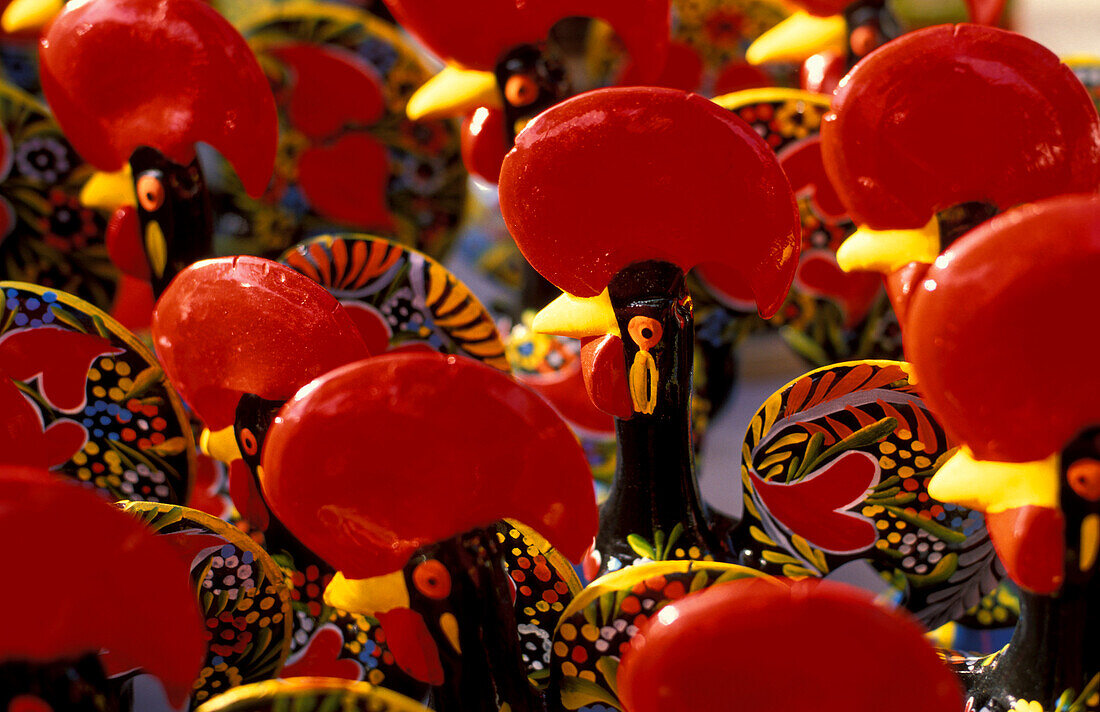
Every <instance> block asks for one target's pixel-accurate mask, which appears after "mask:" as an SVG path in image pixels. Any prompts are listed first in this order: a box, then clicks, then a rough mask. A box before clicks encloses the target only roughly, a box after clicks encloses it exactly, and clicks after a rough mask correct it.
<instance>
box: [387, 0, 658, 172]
mask: <svg viewBox="0 0 1100 712" xmlns="http://www.w3.org/2000/svg"><path fill="white" fill-rule="evenodd" d="M387 4H388V5H389V7H390V9H391V10H392V11H393V14H394V17H396V18H397V20H398V22H400V23H401V26H402V27H404V28H405V29H406V30H408V31H409V32H411V33H412V34H413V35H414V36H415V37H417V39H419V40H420V41H421V42H423V43H424V45H425V46H427V47H428V49H430V50H431V51H432V52H434V53H435V54H436V55H437V56H439V57H441V58H442V59H443V60H444V61H446V62H447V67H446V68H445V69H444V70H443V71H442V72H440V73H439V74H437V75H435V76H434V77H432V79H431V80H429V81H428V83H427V84H425V85H424V86H422V87H421V88H420V89H419V90H418V91H417V93H416V94H414V95H413V97H412V98H411V99H410V100H409V105H408V113H409V116H410V117H411V118H414V119H418V118H430V117H450V116H466V117H467V119H466V123H465V125H464V126H463V135H462V143H463V147H462V153H463V158H464V159H465V161H466V165H467V167H468V168H469V170H470V172H472V173H474V174H475V175H478V176H480V177H481V178H484V179H485V180H487V181H489V182H490V183H496V181H497V176H498V174H499V173H500V164H501V161H502V160H503V158H504V154H505V153H507V151H508V149H509V148H511V146H512V143H513V141H514V140H515V136H516V134H517V133H518V132H519V130H520V129H521V128H523V125H524V124H525V123H526V122H527V121H529V120H530V119H531V118H533V117H534V116H535V115H536V114H538V113H539V112H540V111H543V110H544V109H546V108H548V107H550V106H552V105H554V104H555V103H557V102H559V101H561V100H562V99H564V98H566V97H568V96H571V95H573V94H575V93H577V91H578V90H579V88H576V87H573V86H572V84H571V81H570V80H571V73H570V72H569V71H567V68H566V67H565V66H564V65H563V64H562V61H561V58H559V57H555V56H553V55H552V54H550V53H548V52H547V51H546V39H547V35H548V33H549V32H550V30H551V28H552V27H553V26H554V25H555V24H556V23H558V22H559V21H561V20H563V19H565V18H568V17H589V18H596V19H600V20H603V21H605V22H607V23H608V24H610V25H611V28H612V29H613V30H614V31H615V32H616V33H617V34H618V36H619V38H620V39H621V41H622V43H623V44H624V45H625V47H626V49H627V51H628V52H629V54H630V59H631V62H632V67H633V73H634V75H635V77H636V79H637V81H639V82H645V81H652V80H653V79H655V78H656V77H657V75H658V74H659V73H660V71H661V67H662V65H663V64H664V60H665V51H666V48H667V46H668V34H669V0H643V1H642V2H637V1H636V0H635V1H633V2H632V1H630V0H599V1H598V2H591V1H589V2H576V1H571V2H553V1H550V0H533V1H531V2H525V3H516V2H513V0H479V2H477V3H471V2H466V3H462V4H451V5H442V6H441V5H439V4H438V3H434V2H431V1H430V0H428V1H425V0H387ZM471 114H472V116H470V115H471Z"/></svg>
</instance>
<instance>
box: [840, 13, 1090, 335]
mask: <svg viewBox="0 0 1100 712" xmlns="http://www.w3.org/2000/svg"><path fill="white" fill-rule="evenodd" d="M918 60H919V61H920V63H921V67H922V69H921V71H920V72H904V71H900V70H899V67H904V66H906V65H907V63H909V62H913V61H918ZM990 76H996V77H997V81H990ZM821 136H822V153H823V155H824V158H825V169H826V171H827V172H828V174H829V177H830V178H831V180H832V182H833V185H834V186H835V187H836V190H837V193H838V195H839V197H840V199H841V201H842V202H843V204H844V206H845V208H846V209H847V211H848V214H849V215H850V216H851V217H852V219H853V220H854V221H855V222H856V224H857V225H858V226H859V229H858V230H857V231H856V233H855V234H854V235H852V236H851V237H850V238H848V239H847V240H846V241H845V242H844V244H843V245H841V247H840V250H839V251H838V256H837V257H838V261H839V263H840V266H841V267H842V268H843V269H845V270H859V269H862V270H874V271H878V272H881V273H882V274H883V275H885V277H886V285H887V291H888V292H889V293H890V297H891V301H892V302H893V303H894V310H895V311H896V312H897V314H898V317H899V318H900V319H901V321H902V324H903V325H904V323H905V300H906V297H907V290H908V289H909V288H910V286H911V285H912V284H914V280H913V277H912V275H913V273H914V270H916V271H918V272H919V270H920V269H923V267H920V265H921V264H927V263H931V262H932V261H933V260H934V259H935V258H936V256H937V255H939V254H940V252H941V250H942V249H944V248H946V247H948V246H949V245H950V243H951V241H952V240H953V239H954V238H956V237H958V236H959V235H962V234H963V233H965V232H966V231H967V230H969V229H970V228H972V227H974V226H975V225H977V224H978V223H980V222H982V221H983V220H986V219H987V218H989V217H991V216H992V215H994V214H996V213H997V212H1000V211H1003V210H1005V209H1007V208H1009V207H1011V206H1013V205H1018V204H1020V203H1023V202H1027V201H1030V200H1038V199H1042V198H1045V197H1049V196H1053V195H1059V194H1063V193H1074V192H1094V191H1096V190H1097V188H1098V187H1100V119H1098V118H1097V113H1096V109H1095V107H1094V106H1093V105H1092V102H1091V101H1090V99H1089V96H1088V93H1087V92H1086V91H1085V88H1084V87H1083V86H1082V85H1081V82H1080V81H1078V80H1077V78H1076V77H1075V76H1074V75H1073V72H1071V71H1070V70H1069V68H1068V67H1066V66H1064V65H1062V64H1061V63H1060V62H1059V60H1058V58H1057V57H1056V56H1055V55H1054V54H1053V53H1051V52H1050V51H1049V50H1047V49H1045V48H1044V47H1042V46H1041V45H1039V44H1036V43H1035V42H1033V41H1031V40H1029V39H1027V38H1025V37H1022V36H1020V35H1017V34H1014V33H1011V32H1006V31H1003V30H998V29H994V28H989V27H980V26H977V25H957V26H947V25H945V26H940V27H932V28H929V29H925V30H920V31H917V32H913V33H910V34H908V35H905V36H904V37H902V38H900V39H898V40H895V41H893V42H891V43H889V44H887V45H886V46H884V47H882V48H881V49H879V50H877V51H876V52H873V53H872V54H870V55H868V56H867V58H866V59H864V60H863V61H862V62H860V63H859V64H857V65H856V67H855V68H854V69H853V70H852V71H851V73H849V74H848V76H847V77H846V78H845V80H844V82H843V86H842V87H841V88H840V89H839V90H838V91H837V93H836V96H835V97H834V99H833V104H832V112H831V113H830V114H828V115H827V116H826V118H825V120H824V123H823V127H822V131H821ZM914 263H916V264H914Z"/></svg>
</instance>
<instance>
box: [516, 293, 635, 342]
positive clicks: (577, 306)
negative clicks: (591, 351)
mask: <svg viewBox="0 0 1100 712" xmlns="http://www.w3.org/2000/svg"><path fill="white" fill-rule="evenodd" d="M531 328H533V329H534V330H535V332H537V333H539V334H554V335H556V336H568V337H571V338H574V339H583V338H585V337H588V336H604V335H605V334H614V335H615V336H619V337H621V336H622V334H621V332H620V331H619V321H618V319H616V318H615V309H614V308H613V307H612V306H611V297H610V296H609V295H608V293H607V290H606V289H605V290H603V291H602V292H600V294H599V295H597V296H595V297H574V296H573V295H572V294H567V293H563V294H562V295H561V296H560V297H558V298H557V299H555V300H554V301H552V302H550V303H549V304H548V305H546V307H545V308H544V309H543V310H542V311H540V312H539V313H538V314H536V315H535V320H534V321H533V322H532V323H531Z"/></svg>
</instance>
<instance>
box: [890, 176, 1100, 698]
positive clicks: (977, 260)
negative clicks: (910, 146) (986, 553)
mask: <svg viewBox="0 0 1100 712" xmlns="http://www.w3.org/2000/svg"><path fill="white" fill-rule="evenodd" d="M1098 269H1100V197H1097V196H1095V195H1092V196H1064V197H1058V198H1052V199H1048V200H1045V201H1041V202H1038V203H1034V204H1029V205H1024V206H1021V207H1018V208H1015V209H1013V210H1010V211H1009V212H1007V213H1005V214H1004V215H1001V216H998V217H996V218H994V219H992V220H990V221H989V222H987V223H985V224H984V225H982V226H980V227H979V228H977V229H975V230H974V231H972V232H970V233H968V234H967V235H965V236H964V237H962V238H960V239H959V240H958V241H957V242H956V243H955V244H954V245H952V246H951V247H949V248H948V249H947V250H946V251H945V252H944V253H943V254H942V255H941V256H940V257H939V258H938V259H937V260H936V262H935V264H934V265H932V266H930V267H928V268H927V269H926V270H925V271H923V273H922V275H921V277H920V279H919V280H918V281H917V282H916V283H915V285H916V286H915V287H914V289H913V292H912V295H911V299H910V309H909V318H908V323H907V326H906V337H905V344H906V355H907V356H908V357H909V358H910V359H911V361H912V363H913V367H914V369H915V370H916V373H917V376H918V378H919V379H920V382H921V384H922V386H923V388H924V389H925V392H926V397H927V399H928V401H929V403H930V404H931V405H932V407H933V408H934V409H935V410H936V412H937V414H938V415H939V417H940V419H941V420H942V422H943V424H944V427H945V428H947V430H948V431H949V432H950V433H952V434H953V435H954V437H955V438H956V439H957V441H958V442H960V443H962V447H961V448H960V450H959V451H958V452H957V453H956V454H955V455H954V456H953V457H952V458H951V459H950V460H948V461H947V463H945V464H944V465H943V467H942V468H941V469H940V472H939V473H937V475H936V476H935V478H934V479H933V481H932V485H931V487H930V489H929V491H930V492H931V493H932V494H933V496H935V497H938V498H941V499H944V500H947V501H954V502H959V503H962V504H964V505H966V506H970V507H973V508H976V509H980V510H983V511H984V512H985V514H986V522H987V526H988V528H989V533H990V537H991V538H992V540H993V544H994V546H995V547H996V549H997V553H998V555H999V556H1000V558H1001V560H1002V561H1003V562H1004V564H1005V567H1006V568H1007V569H1008V573H1009V575H1010V576H1011V577H1012V578H1013V580H1014V581H1016V583H1017V584H1019V585H1020V586H1021V587H1022V589H1023V592H1022V595H1021V621H1020V624H1019V626H1018V627H1017V629H1016V633H1015V635H1014V636H1013V638H1012V642H1011V643H1010V644H1009V646H1008V647H1007V648H1006V649H1005V650H1004V651H1002V652H1001V653H1000V654H999V655H997V656H996V657H995V658H993V659H992V660H985V661H981V662H980V663H978V664H975V665H974V666H973V668H972V670H971V671H970V673H969V674H968V675H967V678H968V684H969V687H970V691H969V702H968V706H967V709H968V710H984V711H987V712H993V711H998V712H999V711H1001V710H1008V709H1012V710H1019V709H1025V710H1074V711H1075V712H1077V711H1082V712H1083V711H1084V710H1095V709H1098V708H1100V705H1098V704H1097V702H1096V693H1097V691H1098V689H1100V648H1098V647H1097V644H1096V635H1097V630H1096V629H1097V610H1096V600H1097V595H1098V593H1097V582H1098V581H1100V579H1098V577H1097V576H1096V566H1097V562H1098V560H1100V559H1098V552H1100V524H1098V522H1100V428H1098V424H1100V408H1098V403H1100V379H1098V378H1097V376H1096V363H1095V359H1094V358H1093V357H1092V351H1091V349H1089V348H1088V347H1087V346H1084V345H1083V344H1082V343H1080V341H1079V338H1078V336H1077V335H1078V334H1079V333H1080V327H1081V323H1082V320H1087V319H1088V318H1089V316H1088V315H1090V314H1093V313H1094V312H1095V310H1096V309H1097V308H1098V307H1100V304H1098V303H1097V298H1096V291H1095V289H1093V282H1094V280H1095V277H1096V274H1097V270H1098ZM976 294H980V295H981V298H980V299H975V297H974V295H976Z"/></svg>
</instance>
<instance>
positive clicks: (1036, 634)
mask: <svg viewBox="0 0 1100 712" xmlns="http://www.w3.org/2000/svg"><path fill="white" fill-rule="evenodd" d="M1098 597H1100V585H1097V584H1095V583H1091V582H1090V583H1089V584H1088V585H1087V586H1067V587H1064V588H1063V589H1062V590H1061V591H1060V592H1059V593H1058V594H1056V595H1053V596H1045V595H1038V594H1034V593H1029V592H1027V591H1021V593H1020V622H1019V623H1018V624H1017V626H1016V631H1015V632H1014V633H1013V635H1012V642H1011V643H1009V645H1008V647H1007V648H1006V649H1005V652H1004V653H1003V654H1002V655H1001V656H1000V657H999V659H998V660H997V662H996V665H995V666H994V667H992V668H990V669H989V672H988V673H986V674H984V675H982V676H981V677H980V678H979V679H978V680H977V682H976V684H975V685H974V689H973V690H972V691H971V696H972V697H974V698H975V702H976V703H978V704H975V709H981V704H983V703H984V701H986V700H990V699H998V700H1007V699H1009V698H1014V699H1022V700H1035V701H1038V702H1040V703H1041V704H1043V705H1044V706H1046V705H1049V709H1053V708H1054V704H1055V702H1056V701H1057V700H1058V699H1059V697H1061V695H1062V694H1063V693H1064V692H1065V691H1066V690H1074V691H1075V695H1076V694H1079V693H1080V692H1081V691H1082V689H1083V688H1084V687H1085V685H1087V684H1088V683H1089V682H1090V681H1091V680H1092V679H1093V678H1094V677H1096V675H1098V674H1100V646H1097V644H1096V640H1097V636H1098V635H1100V609H1098V607H1097V605H1096V603H1095V602H1096V601H1097V600H1100V599H1098Z"/></svg>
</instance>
